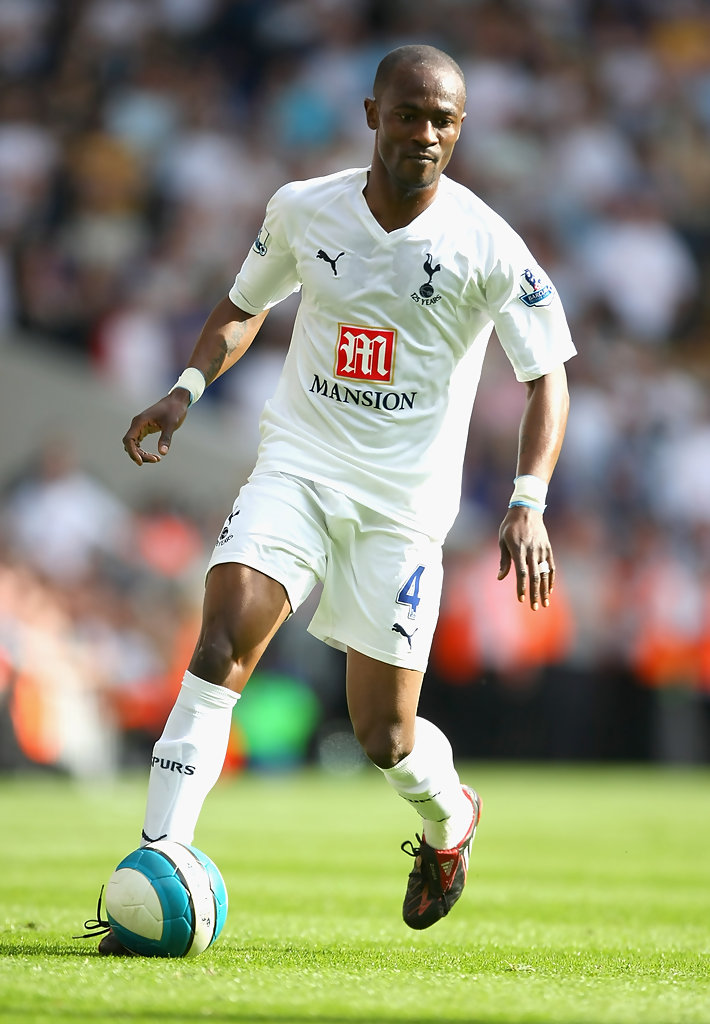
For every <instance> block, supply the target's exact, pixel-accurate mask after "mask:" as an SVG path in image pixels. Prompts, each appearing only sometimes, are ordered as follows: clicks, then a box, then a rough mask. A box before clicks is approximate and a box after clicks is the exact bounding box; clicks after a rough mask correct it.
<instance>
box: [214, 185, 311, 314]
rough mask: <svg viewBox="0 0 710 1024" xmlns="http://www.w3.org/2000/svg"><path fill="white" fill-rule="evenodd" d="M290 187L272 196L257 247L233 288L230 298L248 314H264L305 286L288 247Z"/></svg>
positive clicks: (249, 254) (254, 247) (245, 263)
mask: <svg viewBox="0 0 710 1024" xmlns="http://www.w3.org/2000/svg"><path fill="white" fill-rule="evenodd" d="M287 217H288V201H287V192H286V186H285V187H284V188H283V189H279V191H278V192H277V193H276V194H275V195H274V196H273V197H272V199H271V200H270V201H269V204H268V206H267V207H266V216H265V219H264V223H263V224H262V226H261V228H260V230H259V234H258V235H257V236H256V239H255V241H254V244H253V245H252V247H251V249H250V250H249V252H248V254H247V256H246V259H245V260H244V263H243V264H242V267H241V270H240V271H239V273H238V274H237V276H236V278H235V281H234V284H233V285H232V287H231V289H230V292H229V298H230V299H231V300H232V302H233V303H234V304H235V306H239V308H240V309H243V310H244V311H245V312H247V313H253V314H255V315H256V314H257V313H261V311H262V310H264V309H270V308H271V307H272V306H275V305H276V304H277V303H279V302H281V301H283V299H285V298H287V297H288V296H289V295H291V294H292V293H293V292H296V291H298V290H299V289H300V287H301V282H300V280H299V276H298V266H297V263H296V257H295V255H294V253H293V250H292V249H291V247H290V245H289V244H288V240H287V224H286V220H287Z"/></svg>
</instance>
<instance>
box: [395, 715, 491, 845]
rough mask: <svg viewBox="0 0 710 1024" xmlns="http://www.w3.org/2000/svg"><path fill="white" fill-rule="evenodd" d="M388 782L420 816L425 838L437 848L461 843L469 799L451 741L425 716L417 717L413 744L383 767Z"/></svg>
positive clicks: (469, 808)
mask: <svg viewBox="0 0 710 1024" xmlns="http://www.w3.org/2000/svg"><path fill="white" fill-rule="evenodd" d="M382 774H383V775H384V776H385V778H386V779H387V781H388V782H389V784H390V785H391V786H392V787H393V789H395V790H396V791H397V792H398V793H399V795H400V796H401V797H402V799H403V800H406V801H407V803H409V804H411V805H412V807H413V808H414V810H415V811H417V813H418V814H419V815H421V818H422V825H423V832H424V838H425V839H426V841H427V843H428V844H429V845H430V846H433V847H434V848H435V849H436V850H450V849H452V848H453V847H454V846H456V844H457V843H460V842H461V840H462V839H463V837H464V836H465V834H466V831H467V829H468V827H469V825H470V824H471V817H472V813H473V812H472V808H471V802H470V800H469V799H468V797H466V796H465V795H464V793H463V790H462V789H461V782H460V780H459V777H458V773H457V771H456V769H455V768H454V758H453V752H452V750H451V744H450V743H449V741H448V740H447V738H446V736H444V734H443V732H442V731H441V729H438V728H437V727H436V726H435V725H433V724H432V723H431V722H428V721H427V720H426V719H425V718H417V720H416V732H415V737H414V747H413V749H412V751H411V753H409V754H407V756H406V757H404V758H402V760H401V761H400V762H399V764H396V765H395V766H394V768H384V769H382Z"/></svg>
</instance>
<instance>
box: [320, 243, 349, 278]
mask: <svg viewBox="0 0 710 1024" xmlns="http://www.w3.org/2000/svg"><path fill="white" fill-rule="evenodd" d="M344 255H345V253H344V252H339V253H338V255H337V256H336V257H335V259H334V260H332V259H331V258H330V256H329V255H328V253H327V252H326V251H325V249H319V250H318V252H317V253H316V259H317V260H325V262H326V263H329V264H330V266H331V267H332V269H333V274H334V275H335V277H337V276H338V268H337V267H336V265H335V264H336V263H337V262H338V260H339V259H340V257H341V256H344Z"/></svg>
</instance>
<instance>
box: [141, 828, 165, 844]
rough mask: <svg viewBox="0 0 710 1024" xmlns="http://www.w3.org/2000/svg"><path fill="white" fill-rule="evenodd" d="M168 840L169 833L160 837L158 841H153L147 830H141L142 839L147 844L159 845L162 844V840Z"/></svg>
mask: <svg viewBox="0 0 710 1024" xmlns="http://www.w3.org/2000/svg"><path fill="white" fill-rule="evenodd" d="M167 838H168V833H167V832H166V833H165V834H164V835H162V836H158V838H157V839H151V838H150V836H149V835H147V833H146V831H145V829H141V839H142V840H143V841H144V842H145V843H158V842H160V840H161V839H167Z"/></svg>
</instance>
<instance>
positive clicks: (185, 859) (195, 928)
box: [106, 839, 227, 957]
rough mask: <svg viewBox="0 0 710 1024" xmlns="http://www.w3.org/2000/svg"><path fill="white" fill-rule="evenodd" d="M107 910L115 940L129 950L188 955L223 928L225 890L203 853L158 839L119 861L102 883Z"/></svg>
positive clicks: (210, 941) (199, 951)
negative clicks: (104, 886)
mask: <svg viewBox="0 0 710 1024" xmlns="http://www.w3.org/2000/svg"><path fill="white" fill-rule="evenodd" d="M106 914H107V916H108V920H109V924H110V925H111V928H112V930H113V932H114V934H115V935H116V938H117V939H118V940H119V942H122V943H123V945H124V946H126V947H127V948H128V949H130V950H132V951H133V952H134V953H139V954H140V955H141V956H163V957H192V956H197V955H198V954H199V953H202V952H204V950H206V949H207V947H208V946H211V945H212V943H213V942H214V941H215V939H216V938H217V937H218V935H219V933H220V932H221V931H222V928H223V927H224V922H225V920H226V918H227V890H226V888H225V885H224V880H223V879H222V876H221V874H220V872H219V870H218V868H217V866H216V864H215V863H214V862H213V861H212V860H210V858H209V857H208V856H207V854H205V853H203V852H202V851H201V850H198V849H196V847H194V846H186V845H183V844H182V843H175V842H172V841H171V840H168V839H159V840H158V841H157V842H155V843H150V844H149V845H148V846H143V847H141V848H140V849H138V850H134V851H133V853H129V854H128V856H127V857H124V859H123V860H122V861H121V863H120V864H119V865H118V867H117V868H116V870H115V871H114V873H113V874H112V875H111V878H110V879H109V880H108V883H107V885H106Z"/></svg>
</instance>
